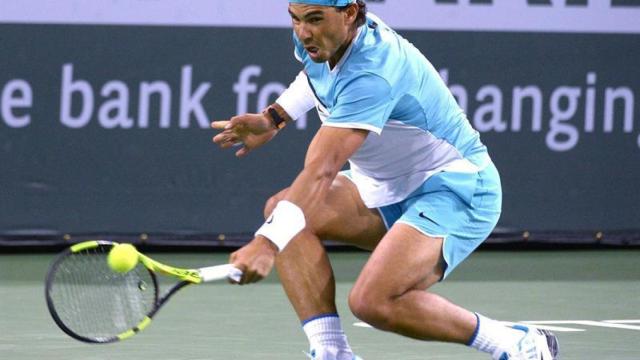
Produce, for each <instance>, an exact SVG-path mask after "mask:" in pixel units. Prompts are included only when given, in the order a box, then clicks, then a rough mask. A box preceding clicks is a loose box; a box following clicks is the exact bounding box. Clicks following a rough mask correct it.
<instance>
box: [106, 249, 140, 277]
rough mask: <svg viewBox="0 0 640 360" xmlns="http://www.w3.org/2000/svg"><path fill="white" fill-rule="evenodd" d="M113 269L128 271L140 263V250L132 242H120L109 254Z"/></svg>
mask: <svg viewBox="0 0 640 360" xmlns="http://www.w3.org/2000/svg"><path fill="white" fill-rule="evenodd" d="M107 264H109V267H110V268H111V270H113V271H115V272H119V273H127V272H129V271H131V270H133V268H135V267H136V265H138V251H137V250H136V248H135V247H134V246H133V245H131V244H118V245H115V246H114V247H113V248H111V251H109V255H108V256H107Z"/></svg>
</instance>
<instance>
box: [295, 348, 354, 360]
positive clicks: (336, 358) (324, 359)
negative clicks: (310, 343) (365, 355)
mask: <svg viewBox="0 0 640 360" xmlns="http://www.w3.org/2000/svg"><path fill="white" fill-rule="evenodd" d="M303 353H304V354H305V355H307V357H308V358H309V359H311V360H362V358H361V357H360V356H357V355H354V354H351V353H349V354H345V353H344V352H340V351H338V352H334V351H331V350H328V349H322V350H316V349H311V351H310V352H306V351H303Z"/></svg>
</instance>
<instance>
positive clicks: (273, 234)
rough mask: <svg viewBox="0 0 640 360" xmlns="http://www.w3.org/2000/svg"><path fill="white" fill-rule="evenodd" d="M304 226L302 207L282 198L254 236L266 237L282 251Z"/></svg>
mask: <svg viewBox="0 0 640 360" xmlns="http://www.w3.org/2000/svg"><path fill="white" fill-rule="evenodd" d="M305 226H306V221H305V219H304V213H303V212H302V209H300V208H299V207H298V205H296V204H294V203H292V202H289V201H286V200H282V201H279V202H278V204H277V205H276V208H275V209H273V212H272V213H271V215H270V216H269V218H268V219H267V221H265V223H264V224H262V226H261V227H260V228H259V229H258V231H256V236H257V235H262V236H264V237H266V238H267V239H269V240H270V241H271V242H272V243H274V244H276V246H277V247H278V249H279V250H280V251H282V250H283V249H284V248H285V246H287V244H288V243H289V241H291V239H293V238H294V237H295V236H296V235H298V233H299V232H300V231H302V229H304V228H305Z"/></svg>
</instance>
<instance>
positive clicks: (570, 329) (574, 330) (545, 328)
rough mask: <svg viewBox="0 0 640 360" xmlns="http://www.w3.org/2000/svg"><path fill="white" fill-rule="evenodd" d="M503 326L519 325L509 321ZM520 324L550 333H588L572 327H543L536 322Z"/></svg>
mask: <svg viewBox="0 0 640 360" xmlns="http://www.w3.org/2000/svg"><path fill="white" fill-rule="evenodd" d="M502 323H503V324H505V325H509V326H512V325H516V324H518V323H512V322H507V321H502ZM520 324H525V325H533V326H535V327H536V328H537V329H544V330H550V331H556V332H581V331H586V330H585V329H576V328H570V327H564V326H562V327H561V326H551V325H541V324H540V323H538V322H536V321H521V322H520Z"/></svg>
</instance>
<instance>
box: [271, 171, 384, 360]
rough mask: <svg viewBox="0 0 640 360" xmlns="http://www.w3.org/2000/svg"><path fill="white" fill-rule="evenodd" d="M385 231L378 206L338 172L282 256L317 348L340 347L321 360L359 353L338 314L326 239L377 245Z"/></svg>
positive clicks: (281, 267) (285, 280) (282, 271)
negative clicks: (369, 203)
mask: <svg viewBox="0 0 640 360" xmlns="http://www.w3.org/2000/svg"><path fill="white" fill-rule="evenodd" d="M285 194H286V190H283V191H281V192H280V193H278V194H277V195H275V196H274V197H272V198H271V199H270V200H269V201H268V202H267V205H266V206H265V216H268V215H269V214H270V213H271V211H272V209H273V207H274V206H275V204H276V203H277V202H278V201H279V200H280V199H281V198H283V197H284V195H285ZM385 231H386V227H385V225H384V222H383V220H382V219H381V217H380V215H379V213H378V211H377V210H375V209H373V210H372V209H368V208H367V207H366V206H365V205H364V203H363V202H362V199H361V198H360V195H359V193H358V191H357V189H356V187H355V186H354V184H353V183H352V182H351V181H350V180H348V179H346V178H345V177H344V176H342V175H338V176H337V177H336V179H335V180H334V182H333V184H332V185H331V188H330V190H329V193H328V195H327V197H326V200H325V202H324V204H323V206H321V208H320V209H319V210H318V211H317V212H316V213H314V214H313V216H312V217H310V218H308V219H307V228H306V229H304V230H303V231H302V232H301V233H300V234H299V235H298V236H296V238H295V239H294V240H292V241H291V242H290V243H289V244H288V245H287V247H286V248H285V249H284V250H283V251H282V252H281V253H280V254H279V255H278V257H277V258H276V269H277V271H278V274H279V276H280V280H281V282H282V284H283V287H284V290H285V292H286V294H287V296H288V297H289V300H290V301H291V304H292V305H293V308H294V309H295V311H296V314H297V315H298V318H299V319H300V321H301V322H302V323H303V328H304V330H305V333H306V334H307V337H308V338H309V342H310V345H311V346H310V347H311V349H312V350H314V349H315V350H316V351H318V352H323V351H329V352H337V353H336V354H333V355H331V356H327V357H324V355H322V354H320V353H317V354H316V356H317V357H316V358H317V359H322V358H329V359H334V358H335V359H340V360H342V359H348V360H351V359H352V358H353V355H352V353H351V350H350V349H349V348H348V344H347V342H346V338H345V337H344V332H343V331H342V328H341V326H340V320H339V318H338V315H337V310H336V305H335V280H334V276H333V271H332V269H331V265H330V263H329V259H328V257H327V254H326V252H325V250H324V246H323V245H322V242H321V239H332V240H338V241H343V242H346V243H349V244H352V245H355V246H359V247H362V248H365V249H373V248H374V247H375V246H376V244H377V243H378V241H379V240H380V239H381V238H382V236H383V235H384V233H385Z"/></svg>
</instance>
